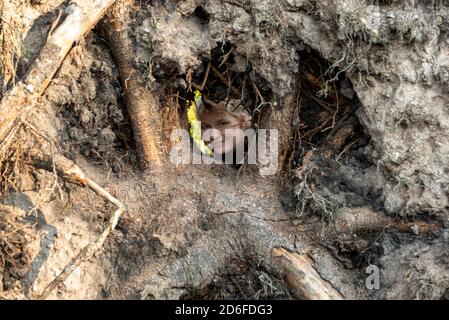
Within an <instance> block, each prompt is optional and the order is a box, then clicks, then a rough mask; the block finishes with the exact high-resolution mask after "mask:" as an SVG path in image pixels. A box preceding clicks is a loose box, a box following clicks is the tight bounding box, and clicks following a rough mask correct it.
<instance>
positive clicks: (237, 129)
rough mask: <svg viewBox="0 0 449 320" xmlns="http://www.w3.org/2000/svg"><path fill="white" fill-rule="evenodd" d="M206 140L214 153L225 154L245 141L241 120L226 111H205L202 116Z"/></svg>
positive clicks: (202, 126) (203, 132) (200, 117)
mask: <svg viewBox="0 0 449 320" xmlns="http://www.w3.org/2000/svg"><path fill="white" fill-rule="evenodd" d="M199 120H200V121H201V129H202V134H203V139H204V142H205V143H206V144H207V146H208V147H209V148H210V149H212V150H214V153H215V154H217V155H219V154H225V153H228V152H230V151H232V150H234V149H235V148H236V146H237V145H240V144H241V143H243V141H244V136H243V130H242V128H241V125H242V123H241V120H240V118H239V117H238V116H237V115H233V114H230V113H227V112H224V111H209V110H206V111H204V112H203V113H202V114H201V115H200V116H199Z"/></svg>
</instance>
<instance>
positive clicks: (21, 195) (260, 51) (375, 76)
mask: <svg viewBox="0 0 449 320" xmlns="http://www.w3.org/2000/svg"><path fill="white" fill-rule="evenodd" d="M41 2H42V4H41V5H35V6H33V7H27V9H26V10H27V11H26V12H31V13H23V17H26V19H28V24H26V23H25V24H24V25H25V26H24V30H30V29H32V23H31V22H32V21H34V19H36V17H38V16H39V15H44V14H46V16H45V18H43V17H42V18H41V20H39V21H38V22H36V25H38V26H39V28H40V29H41V30H46V29H49V26H50V24H49V22H48V20H51V17H52V14H51V11H50V10H51V8H55V7H56V4H55V5H53V4H49V3H48V2H45V1H41ZM448 15H449V8H448V7H447V5H445V4H444V3H440V2H438V1H424V2H420V3H416V4H415V3H414V2H413V1H411V2H410V1H408V2H400V1H352V0H345V1H343V0H335V1H331V2H329V1H293V0H285V1H257V0H254V1H245V2H239V1H215V0H210V1H205V0H187V1H174V0H168V1H136V3H135V4H134V6H133V18H134V20H133V24H132V26H131V29H132V36H133V41H134V50H135V52H134V56H135V60H134V63H135V65H136V66H137V67H138V69H139V71H140V75H139V76H141V77H142V79H144V80H145V81H146V83H147V88H148V90H150V91H151V92H152V93H153V94H155V96H156V97H157V98H158V99H159V102H160V103H161V106H162V107H166V108H169V109H170V110H172V112H174V113H176V114H178V116H179V118H181V121H180V124H181V125H184V126H185V125H186V123H185V115H184V114H185V107H186V100H188V99H191V98H192V94H191V92H190V91H189V86H190V85H191V83H192V82H193V83H196V84H201V82H202V81H203V79H204V77H205V74H206V70H207V66H208V64H209V63H211V64H212V65H213V66H215V67H216V68H217V70H218V71H219V72H220V73H221V74H222V75H224V76H225V77H226V78H227V79H229V81H230V83H232V85H233V86H235V87H236V88H238V89H239V91H240V92H241V97H237V96H233V93H232V90H231V89H230V88H229V86H228V85H226V84H225V83H224V82H223V81H222V80H220V79H219V77H218V76H217V75H214V74H213V73H210V75H209V78H208V80H207V82H206V88H205V90H204V93H205V94H206V95H207V96H208V97H210V99H211V100H212V101H213V102H215V103H220V102H222V101H226V102H229V101H231V100H232V99H234V100H236V99H238V100H239V102H240V103H241V104H242V105H243V107H244V108H245V109H246V111H247V112H249V113H250V114H251V115H252V116H253V124H257V125H266V124H268V123H270V122H269V120H270V119H272V118H271V116H272V115H275V114H277V113H278V112H281V110H285V109H286V108H290V107H291V106H292V105H294V107H292V108H296V109H295V110H294V112H293V114H294V116H293V117H292V118H291V119H290V120H291V129H292V130H291V136H290V137H289V139H288V142H287V143H285V145H284V147H285V150H286V157H285V161H284V162H283V163H282V164H281V169H282V170H280V171H279V173H278V176H277V177H276V179H268V180H264V179H262V178H261V177H260V176H259V174H258V171H257V168H256V169H255V168H249V169H248V170H247V171H243V173H242V174H241V175H238V174H239V173H240V171H239V167H237V168H236V167H232V166H225V167H222V166H208V167H207V169H202V168H195V167H193V168H185V167H173V166H168V167H169V169H167V174H166V176H165V177H164V182H163V183H161V184H160V185H159V187H158V189H156V188H155V187H154V185H153V184H152V182H151V181H148V179H147V177H146V176H145V175H144V174H143V173H142V172H140V171H139V168H138V166H137V154H136V150H135V144H134V142H133V136H132V130H131V125H130V120H129V117H128V115H127V111H126V106H125V104H124V100H123V97H122V88H121V86H120V79H119V74H118V71H117V69H116V67H115V65H114V62H113V60H112V58H111V55H110V53H109V47H108V44H107V43H106V42H105V41H104V40H103V39H102V38H101V36H100V34H99V32H97V30H93V31H92V32H90V33H89V35H88V36H87V37H86V38H85V39H84V40H83V41H81V42H80V43H78V44H76V46H75V47H74V48H73V49H72V51H71V52H70V54H69V55H68V57H67V58H66V59H65V61H64V63H63V65H62V66H61V69H60V70H59V72H58V74H57V75H56V77H55V79H54V80H53V81H52V83H51V85H50V87H49V88H48V90H47V92H46V95H45V97H44V98H43V100H42V102H41V109H40V110H39V111H37V113H36V114H37V116H36V117H35V119H34V120H33V121H34V123H36V124H39V123H44V127H47V128H48V132H49V134H50V135H51V137H52V139H54V140H56V141H57V143H58V147H59V148H61V150H62V151H63V153H64V154H65V155H67V156H68V157H70V158H71V159H73V160H75V161H76V162H77V163H78V164H79V165H80V166H81V167H82V168H83V170H85V171H86V172H87V173H88V174H90V175H91V176H92V177H93V178H94V179H95V180H96V181H97V182H98V183H99V184H101V185H103V186H105V187H106V188H107V189H108V190H109V191H111V192H112V193H114V195H116V196H117V198H119V199H121V200H122V201H124V203H125V205H126V207H127V209H128V210H127V213H125V214H124V216H123V218H122V219H121V220H120V222H119V225H118V227H117V230H116V231H114V233H113V235H112V237H111V238H110V239H109V240H108V241H107V242H106V244H105V247H104V249H103V250H102V251H101V252H99V253H98V254H97V255H96V256H95V258H94V259H92V261H90V262H88V263H87V264H83V265H82V266H81V267H80V268H79V269H78V270H76V272H74V273H73V275H72V276H71V278H69V279H68V280H67V281H66V282H64V284H63V285H61V286H59V287H58V290H57V292H54V293H53V295H52V296H51V297H53V298H62V299H64V298H106V299H111V298H201V299H211V298H218V299H223V298H225V299H271V298H275V299H290V298H293V297H292V295H291V294H290V292H289V290H288V288H287V287H286V285H285V284H284V283H283V280H282V274H280V273H279V270H277V268H276V267H275V265H274V264H273V261H271V258H270V255H269V248H271V247H272V246H274V245H281V246H284V247H287V248H290V249H292V250H296V251H297V252H300V253H306V252H308V253H310V254H311V255H312V257H313V258H314V260H315V261H316V267H317V269H318V271H319V272H320V274H321V276H322V277H323V278H325V279H326V280H328V281H329V282H330V283H331V284H332V285H333V286H334V287H335V288H337V289H338V290H339V291H340V292H341V293H342V294H343V295H344V296H345V297H347V298H369V299H410V298H412V299H440V298H446V299H447V290H448V287H449V270H448V267H447V266H448V261H447V260H448V250H447V248H448V241H449V237H448V231H447V227H448V223H449V221H448V218H449V215H448V208H449V206H448V193H449V191H448V185H449V171H448V170H447V168H448V164H449V163H448V162H449V159H448V156H447V154H449V153H448V152H447V149H448V148H449V141H448V139H447V137H448V136H449V132H448V131H449V129H448V124H449V119H447V117H448V116H447V112H446V110H447V105H448V101H449V96H448V94H449V92H448V91H447V86H448V84H449V58H448V57H449V38H448V34H449V25H448V23H447V21H449V20H448ZM23 19H24V21H26V19H25V18H23ZM24 34H25V35H27V36H26V37H24V39H23V43H24V46H25V48H26V49H27V50H28V51H27V52H29V53H28V54H27V56H29V57H30V58H29V61H32V56H33V52H34V53H35V52H37V50H38V48H39V46H40V45H41V44H42V43H43V41H44V39H45V37H44V36H43V34H45V32H42V33H36V32H34V33H33V32H29V33H26V32H24ZM21 61H22V62H21V64H20V65H21V66H20V67H19V74H20V70H21V68H22V69H26V61H28V60H21ZM254 86H255V87H256V88H257V89H258V91H259V93H257V91H256V90H255V89H254ZM234 95H235V94H234ZM292 99H293V101H295V103H293V104H289V101H291V100H292ZM177 124H178V123H177ZM169 125H173V123H171V124H170V123H169ZM348 128H349V129H348ZM30 168H31V171H33V169H32V167H31V166H30ZM237 175H238V178H237ZM26 177H27V178H25V176H24V178H23V179H25V180H26V179H28V180H26V181H28V182H26V181H25V182H24V183H23V184H22V189H21V190H17V191H11V194H10V195H9V196H8V197H6V198H4V199H2V204H4V205H7V206H12V207H19V208H21V209H20V210H19V211H20V215H23V216H25V215H26V213H27V211H29V210H31V209H32V208H33V206H34V205H35V204H36V203H40V204H39V209H38V210H37V211H36V212H35V213H34V216H33V217H34V218H30V219H34V220H33V221H34V222H33V223H35V224H36V226H35V229H34V231H33V233H34V235H35V240H33V241H34V242H33V241H32V240H30V245H29V246H30V248H34V249H30V250H31V254H30V261H29V263H28V270H27V272H23V273H21V274H17V275H16V276H14V277H12V278H15V279H16V280H17V281H16V282H15V284H14V285H12V284H11V285H10V284H9V283H10V282H8V281H9V280H8V278H7V279H6V280H7V281H6V284H7V285H6V286H5V275H4V273H2V269H0V275H2V274H3V281H4V284H3V290H4V291H5V293H4V295H5V296H7V295H9V294H11V293H12V292H19V293H14V294H17V295H19V294H21V295H24V296H26V297H31V298H32V297H34V296H35V295H36V294H37V293H38V292H41V291H42V290H43V288H44V287H45V285H46V283H48V282H49V281H50V280H51V279H52V278H53V277H54V276H55V274H56V273H57V271H59V270H60V269H61V268H62V267H63V266H64V265H65V264H66V263H67V262H68V260H69V259H70V257H72V256H73V255H74V254H75V253H76V252H77V251H78V250H80V248H82V246H83V245H84V244H85V243H87V241H89V240H91V239H93V238H94V237H95V236H96V235H98V234H99V233H100V231H101V230H102V227H103V226H104V225H105V221H106V219H107V218H108V217H109V215H110V214H111V208H110V207H109V206H108V205H107V204H106V203H105V202H104V201H102V200H101V199H100V198H98V197H96V196H95V195H94V194H92V193H91V192H90V191H88V190H85V189H83V188H81V187H79V186H76V185H73V184H70V183H64V182H63V181H62V179H59V180H58V181H59V183H60V185H61V190H62V191H61V193H62V197H61V196H57V195H56V194H53V195H52V196H51V197H50V198H49V199H46V200H45V202H44V203H41V202H42V201H41V199H42V198H43V195H45V194H47V193H48V189H49V188H51V186H52V182H53V181H54V177H53V175H52V173H48V172H45V171H43V170H40V171H36V170H34V172H33V173H32V174H30V175H28V176H26ZM277 178H279V180H281V181H282V182H281V183H279V180H277ZM44 190H47V191H44ZM11 199H14V201H15V203H17V202H18V203H19V204H15V205H11V203H12V202H14V201H13V200H11ZM24 199H27V200H26V201H25V200H24ZM25 203H26V206H25ZM24 206H25V207H24ZM359 208H369V209H370V210H372V211H375V212H376V213H377V214H380V215H384V216H387V217H389V218H394V219H397V221H399V222H400V221H409V220H407V219H410V221H415V220H414V219H417V221H418V220H419V221H421V220H423V221H429V222H433V221H436V222H438V223H439V224H441V230H439V231H438V232H435V233H432V234H431V235H425V234H420V233H419V231H416V230H415V231H414V230H409V231H408V232H396V231H394V230H387V231H386V230H383V229H380V230H374V231H373V230H372V231H370V232H366V233H364V234H357V236H354V237H350V238H348V237H346V235H342V234H337V235H335V234H334V233H332V232H330V231H329V230H331V228H332V227H333V226H334V224H338V219H339V213H340V212H342V210H348V209H351V210H352V209H353V210H358V209H359ZM0 221H2V220H0ZM395 221H396V220H395ZM27 223H28V224H30V223H32V222H27ZM56 234H58V236H56ZM0 240H1V239H0ZM370 264H375V265H377V266H379V268H380V270H381V289H380V290H372V291H370V290H367V289H366V288H365V283H364V281H365V278H366V273H365V268H366V267H367V266H368V265H370ZM1 267H2V265H1V264H0V268H1ZM8 272H9V271H8ZM6 274H8V273H6ZM8 277H10V276H8ZM0 280H1V277H0ZM0 283H1V281H0ZM1 295H2V293H1V292H0V296H1Z"/></svg>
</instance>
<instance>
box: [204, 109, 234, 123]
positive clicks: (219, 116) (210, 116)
mask: <svg viewBox="0 0 449 320" xmlns="http://www.w3.org/2000/svg"><path fill="white" fill-rule="evenodd" d="M199 119H200V120H201V121H203V122H209V123H214V122H217V121H221V120H227V121H230V122H238V118H237V117H236V116H234V115H232V114H229V113H227V112H223V111H215V110H214V111H211V110H206V111H204V112H203V113H202V114H201V115H200V116H199Z"/></svg>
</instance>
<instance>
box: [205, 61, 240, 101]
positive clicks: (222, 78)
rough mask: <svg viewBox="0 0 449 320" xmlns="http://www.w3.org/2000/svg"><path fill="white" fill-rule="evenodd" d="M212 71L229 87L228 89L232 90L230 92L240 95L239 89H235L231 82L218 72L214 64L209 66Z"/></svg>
mask: <svg viewBox="0 0 449 320" xmlns="http://www.w3.org/2000/svg"><path fill="white" fill-rule="evenodd" d="M211 69H212V72H213V73H215V75H216V76H217V77H218V78H219V79H220V80H221V81H222V82H223V83H224V84H225V85H226V86H227V87H228V88H229V90H231V91H232V93H233V94H234V95H235V96H236V97H239V96H240V91H239V90H238V89H236V88H235V87H234V86H233V85H232V84H231V82H229V80H228V79H226V78H225V77H223V75H222V74H221V73H220V71H218V70H217V69H216V68H215V67H214V66H211Z"/></svg>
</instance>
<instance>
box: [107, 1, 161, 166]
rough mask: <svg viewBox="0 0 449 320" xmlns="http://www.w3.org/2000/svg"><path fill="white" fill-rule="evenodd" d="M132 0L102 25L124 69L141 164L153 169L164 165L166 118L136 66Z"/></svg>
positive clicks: (125, 90)
mask: <svg viewBox="0 0 449 320" xmlns="http://www.w3.org/2000/svg"><path fill="white" fill-rule="evenodd" d="M130 3H131V2H130V1H129V0H124V1H120V2H118V3H117V5H116V6H115V7H114V8H113V10H111V11H110V12H108V14H107V19H106V21H105V23H104V24H103V25H102V32H103V34H104V36H105V38H106V39H107V41H108V43H109V45H110V47H111V51H112V55H113V58H114V60H115V63H116V65H117V67H118V70H119V73H120V79H121V82H122V87H123V90H124V93H125V98H126V106H127V109H128V113H129V116H130V118H131V123H132V127H133V131H134V140H135V142H136V145H137V150H138V155H139V161H140V166H141V168H142V169H150V170H151V172H160V171H161V169H162V165H163V163H162V159H161V154H162V153H163V151H162V150H163V144H162V138H161V132H162V121H161V114H160V111H159V106H158V103H157V102H156V100H155V98H154V97H153V96H152V94H151V93H150V92H149V91H148V89H147V88H146V87H145V83H144V82H142V80H141V76H140V73H139V71H138V70H137V69H136V68H135V67H134V66H133V46H132V41H131V39H130V37H129V34H128V26H129V24H130V15H129V14H130V12H129V11H130V10H129V6H130V5H131V4H130Z"/></svg>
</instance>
